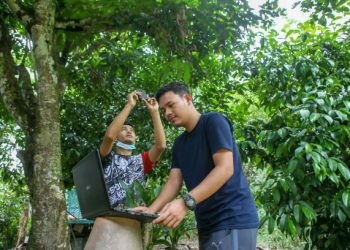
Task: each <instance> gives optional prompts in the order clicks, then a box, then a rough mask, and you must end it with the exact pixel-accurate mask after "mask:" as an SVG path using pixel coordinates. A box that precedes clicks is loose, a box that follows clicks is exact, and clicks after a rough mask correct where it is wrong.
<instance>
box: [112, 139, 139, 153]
mask: <svg viewBox="0 0 350 250" xmlns="http://www.w3.org/2000/svg"><path fill="white" fill-rule="evenodd" d="M116 145H117V147H119V148H123V149H125V150H130V151H131V150H134V149H136V147H135V144H126V143H123V142H120V141H117V142H116Z"/></svg>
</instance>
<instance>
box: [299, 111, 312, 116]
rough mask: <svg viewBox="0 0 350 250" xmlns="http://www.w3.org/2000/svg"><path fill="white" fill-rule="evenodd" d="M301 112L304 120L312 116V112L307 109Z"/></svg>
mask: <svg viewBox="0 0 350 250" xmlns="http://www.w3.org/2000/svg"><path fill="white" fill-rule="evenodd" d="M299 112H300V115H301V117H303V118H308V117H309V116H310V111H309V110H307V109H302V110H300V111H299Z"/></svg>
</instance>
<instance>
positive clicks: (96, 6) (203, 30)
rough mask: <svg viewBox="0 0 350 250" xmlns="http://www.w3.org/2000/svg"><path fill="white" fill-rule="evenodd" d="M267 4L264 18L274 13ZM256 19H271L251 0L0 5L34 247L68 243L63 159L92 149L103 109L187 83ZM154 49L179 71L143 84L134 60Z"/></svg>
mask: <svg viewBox="0 0 350 250" xmlns="http://www.w3.org/2000/svg"><path fill="white" fill-rule="evenodd" d="M271 2H276V1H271ZM271 2H269V4H270V3H271ZM269 4H267V5H266V6H267V7H266V9H270V12H267V14H266V13H265V15H264V18H265V17H268V16H269V15H272V14H274V13H275V12H274V9H273V5H271V6H272V7H271V6H270V5H269ZM126 6H127V8H126ZM260 21H263V22H265V23H266V24H269V22H268V20H267V21H264V20H263V19H262V18H261V17H258V16H256V15H254V14H253V13H252V12H251V10H250V9H249V7H248V3H247V1H236V2H234V4H233V3H232V2H231V1H185V2H181V1H175V0H174V1H167V2H158V1H150V0H149V1H143V2H142V3H141V2H139V1H124V0H120V1H107V0H103V1H98V2H96V1H92V0H91V1H90V0H83V1H81V0H74V1H64V0H59V1H52V0H49V1H48V0H38V1H32V0H23V1H19V0H6V1H5V2H4V1H2V2H1V3H0V26H1V32H0V93H1V99H2V104H1V106H2V107H1V110H5V109H6V110H7V112H8V113H7V112H5V114H4V115H6V116H7V117H8V116H9V115H10V117H11V118H9V119H8V118H7V119H6V121H10V122H12V123H13V122H15V123H16V124H17V125H18V126H19V127H20V129H21V133H22V137H21V138H18V144H20V145H21V147H22V150H21V151H20V156H21V157H20V158H21V159H22V165H23V168H24V172H25V175H26V182H27V185H28V188H29V193H30V201H31V204H32V207H33V213H32V228H31V234H30V243H29V248H30V249H50V248H52V247H53V246H55V248H57V249H66V248H69V243H68V228H67V224H66V216H65V197H64V193H63V185H62V180H63V179H64V178H65V179H66V180H67V182H69V177H68V176H67V174H65V176H66V177H64V175H63V173H62V163H64V165H65V166H71V164H74V162H76V160H77V159H78V158H79V157H80V156H81V155H83V154H84V152H86V150H88V148H89V147H91V146H92V145H96V143H97V139H96V138H100V136H99V135H101V133H102V130H103V128H104V127H105V126H103V124H105V123H108V122H109V121H110V118H111V117H112V116H113V115H115V114H107V113H104V112H100V111H101V109H103V108H106V107H110V106H112V105H115V106H114V107H113V106H112V107H113V108H114V110H118V106H117V105H118V102H115V98H116V97H117V96H119V97H120V96H125V93H126V92H127V91H128V90H130V88H131V87H134V86H138V87H144V88H145V89H149V90H154V89H155V88H156V87H157V85H159V81H160V80H164V79H166V77H169V76H174V75H177V74H180V72H181V74H182V75H183V77H184V79H185V80H190V77H191V75H192V72H191V66H188V65H196V67H197V69H200V66H199V65H200V64H199V63H198V62H199V61H200V60H201V59H202V58H203V57H204V56H205V55H206V54H208V53H209V52H211V53H212V52H219V51H229V50H232V49H234V48H235V47H236V46H238V45H239V44H240V43H241V41H242V40H243V38H244V31H245V30H246V29H247V27H249V26H250V25H254V24H258V23H259V22H260ZM128 39H132V42H131V43H129V44H128V43H127V42H125V41H127V40H128ZM120 41H123V43H118V42H120ZM124 42H125V43H124ZM140 43H141V44H142V43H145V44H147V45H145V46H144V50H141V51H140V50H137V47H138V45H140ZM124 45H125V46H124ZM119 46H124V47H119ZM149 51H151V53H153V55H162V56H163V58H167V60H168V61H169V64H168V72H170V71H172V70H174V69H175V71H176V72H175V74H174V72H170V73H169V74H166V76H162V77H161V78H159V77H158V78H157V76H152V77H153V79H154V78H157V79H158V81H153V79H152V81H146V82H143V81H142V80H144V78H143V77H142V73H141V71H142V68H141V67H138V68H135V63H136V62H135V61H133V60H132V59H133V58H135V57H134V56H135V55H136V54H137V53H139V54H140V55H142V56H148V54H149ZM153 58H154V57H153ZM178 58H180V59H178ZM165 61H166V60H165ZM162 62H164V61H162ZM153 66H154V64H153ZM178 67H179V68H180V70H178V69H177V68H178ZM96 68H98V69H99V70H95V69H96ZM135 69H136V72H137V73H140V75H139V78H138V79H134V78H133V77H134V74H133V70H135ZM156 69H157V70H160V69H163V68H161V67H156ZM85 70H86V71H85ZM151 72H156V71H153V70H152V71H151ZM193 75H196V74H193ZM118 76H119V77H120V78H118ZM144 76H145V75H144ZM147 76H148V75H147ZM112 79H115V81H112ZM124 80H125V81H124ZM133 80H137V81H135V82H133ZM130 82H133V84H130V85H128V86H126V84H127V83H130ZM150 82H152V83H153V85H152V87H149V88H148V84H149V83H150ZM136 83H138V84H139V85H136ZM91 92H92V94H91ZM62 100H64V101H62ZM120 100H121V99H120ZM114 102H115V103H114ZM94 104H96V105H94ZM4 107H5V108H4ZM73 112H79V113H78V114H82V116H77V114H74V113H73ZM73 114H74V115H73ZM61 117H62V119H61ZM75 118H77V119H75ZM61 120H62V121H63V122H64V123H61ZM92 121H93V122H92ZM62 125H63V126H62ZM61 127H63V129H62V131H63V133H61ZM66 133H67V134H66ZM62 137H63V140H62V141H63V145H65V146H67V147H66V148H64V149H63V150H62V143H61V139H62ZM48 235H49V237H47V236H48Z"/></svg>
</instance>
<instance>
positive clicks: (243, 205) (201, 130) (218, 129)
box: [172, 112, 259, 233]
mask: <svg viewBox="0 0 350 250" xmlns="http://www.w3.org/2000/svg"><path fill="white" fill-rule="evenodd" d="M219 149H228V150H230V151H232V152H233V159H234V160H233V161H234V174H233V176H231V177H230V178H229V180H228V181H227V182H226V183H225V184H224V185H223V186H222V187H221V188H220V189H219V190H218V191H217V192H215V193H214V194H213V195H211V196H210V197H209V198H207V199H206V200H204V201H202V202H201V203H199V204H198V205H197V207H196V210H195V215H196V220H197V227H198V231H199V233H209V232H214V231H218V230H223V229H247V228H257V227H258V226H259V218H258V214H257V211H256V207H255V203H254V199H253V196H252V194H251V192H250V189H249V187H248V183H247V180H246V178H245V176H244V173H243V170H242V162H241V157H240V154H239V151H238V148H237V145H236V141H235V139H234V137H233V134H232V126H231V123H230V122H229V120H228V119H227V118H226V117H225V116H223V115H221V114H219V113H214V112H210V113H204V114H202V115H201V117H200V119H199V120H198V123H197V124H196V126H195V128H194V129H193V130H192V131H191V132H187V131H185V132H184V133H182V134H181V135H180V136H179V137H178V138H176V140H175V142H174V146H173V156H172V168H179V169H180V170H181V173H182V176H183V178H184V181H185V185H186V187H187V189H188V190H189V191H191V190H192V189H193V188H195V187H196V186H198V185H199V184H200V183H201V182H202V181H203V179H204V178H205V177H206V176H207V175H208V174H209V173H210V171H211V170H212V169H213V168H214V167H215V165H214V160H213V155H214V154H215V153H216V152H217V151H218V150H219Z"/></svg>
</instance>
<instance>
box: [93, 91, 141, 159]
mask: <svg viewBox="0 0 350 250" xmlns="http://www.w3.org/2000/svg"><path fill="white" fill-rule="evenodd" d="M136 100H137V92H136V91H134V92H131V93H130V94H129V95H128V102H127V103H126V105H125V107H124V108H123V110H122V111H121V112H120V113H119V114H118V115H117V116H116V117H115V118H114V120H113V121H112V123H111V124H110V125H109V126H108V128H107V130H106V133H105V135H104V137H103V141H102V143H101V145H100V155H101V157H102V158H103V157H105V156H107V155H108V154H109V152H111V150H112V147H113V143H114V141H115V140H116V139H117V136H118V134H119V132H120V130H121V128H122V126H123V124H124V122H125V120H126V119H127V118H128V116H129V114H130V112H131V110H132V109H133V108H134V106H135V105H136Z"/></svg>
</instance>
